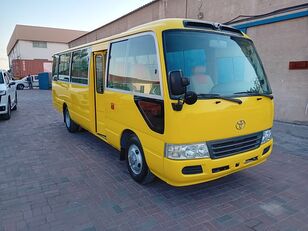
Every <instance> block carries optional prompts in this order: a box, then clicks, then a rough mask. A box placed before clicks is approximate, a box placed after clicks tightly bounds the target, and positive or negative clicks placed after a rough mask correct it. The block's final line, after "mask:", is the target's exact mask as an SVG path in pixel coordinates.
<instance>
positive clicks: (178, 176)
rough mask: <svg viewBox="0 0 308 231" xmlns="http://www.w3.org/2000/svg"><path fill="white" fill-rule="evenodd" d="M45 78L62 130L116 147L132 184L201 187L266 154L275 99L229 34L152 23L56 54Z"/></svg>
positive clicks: (193, 24) (247, 43)
mask: <svg viewBox="0 0 308 231" xmlns="http://www.w3.org/2000/svg"><path fill="white" fill-rule="evenodd" d="M52 76H53V82H52V95H53V104H54V106H55V108H56V109H57V110H58V111H59V112H61V113H63V118H64V122H65V125H66V127H67V129H68V130H69V132H77V131H78V130H79V127H82V128H84V129H86V130H88V131H89V132H91V133H92V134H94V135H95V136H97V137H99V138H100V139H102V140H103V141H105V142H106V143H108V144H110V145H112V146H113V147H115V148H116V149H117V150H119V153H120V154H119V158H120V159H121V160H125V161H126V163H127V168H128V171H129V173H130V175H131V176H132V178H133V179H134V180H135V181H137V182H139V183H148V182H150V181H151V180H153V179H154V178H155V176H157V177H159V178H160V179H162V180H163V181H165V182H167V183H168V184H170V185H174V186H185V185H192V184H197V183H202V182H206V181H210V180H213V179H217V178H220V177H223V176H226V175H228V174H231V173H234V172H237V171H239V170H242V169H245V168H248V167H251V166H255V165H257V164H260V163H263V162H264V161H265V160H266V159H267V158H268V157H269V155H270V153H271V151H272V147H273V139H272V134H271V128H272V125H273V114H274V112H273V111H274V103H273V96H272V91H271V88H270V85H269V83H268V80H267V77H266V75H265V72H264V69H263V66H262V63H261V61H260V58H259V56H258V54H257V52H256V50H255V47H254V45H253V42H252V41H251V39H250V38H249V37H248V36H247V35H245V34H244V33H242V32H241V31H239V30H237V29H235V28H232V27H229V26H225V25H221V24H218V23H211V22H206V21H197V20H188V19H164V20H159V21H154V22H151V23H148V24H145V25H142V26H138V27H135V28H133V29H130V30H128V31H127V32H124V33H121V34H118V35H115V36H112V37H109V38H105V39H102V40H98V41H95V42H92V43H88V44H84V45H82V46H79V47H74V48H72V49H69V50H66V51H63V52H60V53H58V54H55V55H54V61H53V73H52Z"/></svg>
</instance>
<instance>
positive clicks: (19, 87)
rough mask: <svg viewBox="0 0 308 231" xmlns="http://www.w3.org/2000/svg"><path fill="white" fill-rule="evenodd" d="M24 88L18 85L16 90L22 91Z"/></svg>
mask: <svg viewBox="0 0 308 231" xmlns="http://www.w3.org/2000/svg"><path fill="white" fill-rule="evenodd" d="M24 88H25V86H24V85H23V84H18V85H17V90H23V89H24Z"/></svg>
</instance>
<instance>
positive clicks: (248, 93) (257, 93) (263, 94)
mask: <svg viewBox="0 0 308 231" xmlns="http://www.w3.org/2000/svg"><path fill="white" fill-rule="evenodd" d="M234 94H235V95H240V94H247V95H251V96H264V97H267V98H269V99H273V98H274V96H272V95H269V94H265V93H260V92H255V91H241V92H235V93H234Z"/></svg>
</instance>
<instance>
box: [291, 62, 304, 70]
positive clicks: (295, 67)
mask: <svg viewBox="0 0 308 231" xmlns="http://www.w3.org/2000/svg"><path fill="white" fill-rule="evenodd" d="M302 69H308V61H291V62H289V70H302Z"/></svg>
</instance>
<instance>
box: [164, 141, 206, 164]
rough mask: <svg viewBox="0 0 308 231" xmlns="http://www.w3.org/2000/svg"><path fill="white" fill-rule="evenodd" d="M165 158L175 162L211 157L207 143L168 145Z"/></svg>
mask: <svg viewBox="0 0 308 231" xmlns="http://www.w3.org/2000/svg"><path fill="white" fill-rule="evenodd" d="M165 156H166V157H167V158H169V159H175V160H189V159H200V158H208V157H210V156H209V150H208V148H207V146H206V143H198V144H166V146H165Z"/></svg>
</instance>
